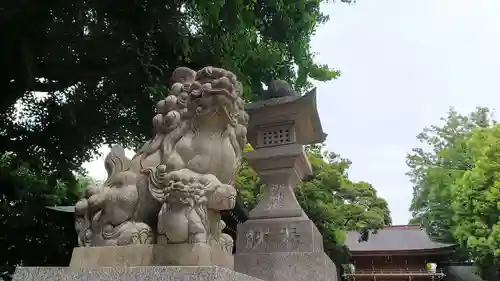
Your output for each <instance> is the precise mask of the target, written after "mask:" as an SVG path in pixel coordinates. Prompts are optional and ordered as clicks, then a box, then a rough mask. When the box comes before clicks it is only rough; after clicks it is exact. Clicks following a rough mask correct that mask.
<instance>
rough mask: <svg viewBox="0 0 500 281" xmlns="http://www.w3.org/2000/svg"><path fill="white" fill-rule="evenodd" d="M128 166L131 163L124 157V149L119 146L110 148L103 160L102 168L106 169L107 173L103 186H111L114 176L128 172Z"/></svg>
mask: <svg viewBox="0 0 500 281" xmlns="http://www.w3.org/2000/svg"><path fill="white" fill-rule="evenodd" d="M130 165H131V161H130V159H128V158H127V156H125V149H123V147H121V146H119V145H116V146H113V147H111V151H110V152H109V153H108V155H107V156H106V159H105V160H104V167H105V168H106V172H108V178H107V179H106V181H105V182H104V185H111V184H112V183H113V180H114V179H115V177H116V175H117V174H119V173H120V172H123V171H126V170H128V169H129V168H130Z"/></svg>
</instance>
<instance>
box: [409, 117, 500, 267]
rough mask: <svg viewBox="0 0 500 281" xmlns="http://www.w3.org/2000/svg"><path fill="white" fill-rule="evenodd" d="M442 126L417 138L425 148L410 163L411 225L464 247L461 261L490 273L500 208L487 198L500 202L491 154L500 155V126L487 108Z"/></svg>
mask: <svg viewBox="0 0 500 281" xmlns="http://www.w3.org/2000/svg"><path fill="white" fill-rule="evenodd" d="M441 121H443V124H442V125H434V126H431V127H429V128H425V129H424V131H423V132H422V133H421V134H419V135H418V136H417V138H418V139H419V140H420V141H421V142H422V144H423V147H420V148H414V149H413V150H412V152H411V153H410V154H408V157H407V164H408V166H409V168H410V171H409V173H408V175H409V176H410V179H411V181H412V183H413V185H414V190H413V200H412V204H411V207H410V210H411V211H412V213H413V218H412V220H411V222H412V223H420V224H421V225H422V226H423V227H424V228H425V229H426V231H427V232H428V234H429V235H430V236H431V238H433V239H434V240H437V241H440V242H444V243H452V244H455V243H456V244H458V245H459V246H460V249H461V254H460V255H457V256H455V258H456V259H459V260H467V259H473V260H474V261H476V262H477V264H478V265H479V266H480V267H481V268H482V269H483V272H484V271H485V269H486V268H491V267H492V266H493V256H494V255H495V254H494V253H495V251H498V248H495V247H498V246H495V245H493V244H491V243H490V244H487V243H488V242H487V241H489V240H488V239H490V240H491V239H492V238H488V237H490V235H495V234H493V233H494V228H495V223H494V222H493V224H492V223H491V221H488V219H489V220H491V219H490V218H491V217H493V218H496V219H497V221H498V217H499V212H498V207H499V206H496V208H497V209H496V210H495V206H493V205H491V204H490V205H488V203H487V201H485V198H484V196H487V197H488V198H489V200H494V201H495V200H496V201H495V202H498V201H500V196H499V195H498V194H497V193H495V191H494V189H495V187H494V185H495V183H494V178H492V175H493V174H494V171H493V170H492V168H491V167H494V163H495V161H496V160H495V159H494V157H493V156H492V154H487V153H492V151H494V150H495V147H494V145H495V144H494V140H495V134H494V132H495V128H496V126H497V125H496V122H495V121H494V120H493V119H492V115H491V113H490V111H489V110H488V109H487V108H477V109H476V111H474V112H472V113H470V114H469V115H461V114H459V113H458V112H457V111H455V110H454V109H453V108H452V109H450V111H449V112H448V114H447V116H446V118H442V119H441ZM485 153H486V154H485ZM488 157H490V158H488ZM492 165H493V166H492ZM492 173H493V174H492ZM481 186H482V187H481ZM488 189H493V190H490V191H487V190H488ZM481 190H483V191H481ZM488 192H490V193H488ZM488 206H489V207H488ZM474 214H475V215H474ZM487 218H488V219H487ZM485 219H487V220H486V221H485ZM486 244H487V245H488V246H486ZM497 255H498V254H497Z"/></svg>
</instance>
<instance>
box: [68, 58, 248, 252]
mask: <svg viewBox="0 0 500 281" xmlns="http://www.w3.org/2000/svg"><path fill="white" fill-rule="evenodd" d="M171 82H172V87H171V90H170V93H169V95H168V96H167V97H166V98H165V99H163V100H161V101H160V102H158V104H157V106H156V109H157V113H158V114H157V115H156V116H155V117H154V118H153V127H154V130H155V133H156V135H155V136H154V137H153V138H152V139H151V140H150V141H148V142H147V143H146V144H145V145H144V146H143V147H142V148H141V149H140V150H139V151H138V152H137V153H136V155H135V156H134V157H133V158H132V160H130V159H127V157H126V156H125V152H124V150H123V148H121V147H113V148H112V149H111V152H110V153H109V154H108V156H107V157H106V160H105V168H106V170H107V172H108V179H107V180H106V181H105V182H104V183H103V184H101V185H92V186H90V187H89V188H88V189H87V191H86V193H85V196H84V198H82V199H81V200H80V201H79V202H78V203H77V204H76V206H75V214H76V222H75V228H76V230H77V232H78V242H79V244H80V246H117V245H118V246H121V245H130V244H152V243H158V244H169V243H198V242H202V243H210V244H212V245H214V244H217V245H219V246H220V247H221V248H222V249H223V250H227V251H229V252H230V251H232V240H230V239H231V238H230V237H229V236H228V235H225V234H223V233H222V229H223V228H224V225H225V224H224V222H223V221H222V220H221V217H220V211H221V210H227V209H232V208H233V207H234V205H235V200H236V190H235V188H234V186H233V180H234V178H235V175H236V171H237V168H238V165H239V163H240V160H241V156H242V149H243V147H244V145H245V143H246V134H247V131H246V126H247V124H248V115H247V114H246V113H245V111H244V102H243V100H242V99H241V98H240V95H241V91H242V88H241V84H240V83H239V82H238V81H237V80H236V76H235V75H234V74H233V73H231V72H229V71H226V70H224V69H220V68H214V67H205V68H203V69H202V70H200V71H198V72H195V71H193V70H191V69H189V68H185V67H180V68H177V69H176V70H175V71H174V73H173V74H172V78H171Z"/></svg>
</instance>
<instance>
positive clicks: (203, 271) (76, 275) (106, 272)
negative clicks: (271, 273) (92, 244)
mask: <svg viewBox="0 0 500 281" xmlns="http://www.w3.org/2000/svg"><path fill="white" fill-rule="evenodd" d="M81 280H86V281H146V280H147V281H262V280H259V279H257V278H254V277H250V276H248V275H244V274H241V273H238V272H235V271H233V270H231V269H227V268H222V267H216V266H207V267H195V266H178V267H160V266H154V267H153V266H152V267H150V266H144V267H113V268H94V269H83V270H75V269H70V268H62V267H18V268H17V269H16V272H15V274H14V278H13V281H81Z"/></svg>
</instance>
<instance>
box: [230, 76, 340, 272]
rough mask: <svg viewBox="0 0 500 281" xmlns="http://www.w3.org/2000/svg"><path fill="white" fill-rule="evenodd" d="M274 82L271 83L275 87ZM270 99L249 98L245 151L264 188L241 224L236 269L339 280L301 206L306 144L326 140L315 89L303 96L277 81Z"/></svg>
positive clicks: (307, 165) (307, 170)
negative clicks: (247, 147)
mask: <svg viewBox="0 0 500 281" xmlns="http://www.w3.org/2000/svg"><path fill="white" fill-rule="evenodd" d="M271 86H272V87H271ZM271 86H270V92H267V93H266V95H267V97H268V99H264V100H261V101H258V102H254V103H251V104H248V105H247V107H246V111H247V113H248V114H249V115H250V122H249V125H248V141H249V142H250V144H251V145H252V147H253V149H254V150H253V151H250V152H248V153H247V155H246V159H247V160H248V162H249V164H250V166H252V168H253V169H255V170H256V171H257V173H258V174H259V176H260V179H261V181H262V182H263V183H264V184H265V190H264V194H263V197H262V199H261V201H260V202H259V203H258V204H257V206H256V207H255V208H254V209H253V210H251V211H250V213H249V219H248V220H247V221H246V222H245V223H243V224H241V225H239V226H238V237H237V241H236V255H235V270H236V271H239V272H241V273H245V274H248V275H250V276H253V277H257V278H260V279H262V280H268V281H271V280H273V281H274V280H276V281H278V280H279V281H281V280H283V281H284V280H287V281H288V280H336V278H337V276H336V268H335V265H334V264H333V262H332V261H331V260H330V259H329V258H328V256H327V255H326V254H325V253H324V252H323V239H322V236H321V234H320V233H319V231H318V230H317V228H316V226H315V225H314V223H313V222H312V221H311V220H310V219H309V218H308V217H307V215H306V214H305V213H304V211H303V210H302V208H301V206H300V204H299V202H298V201H297V198H296V197H295V194H294V188H295V186H296V185H297V184H298V183H299V182H300V181H301V180H302V179H304V178H305V177H307V176H309V175H311V174H312V169H311V165H310V163H309V160H308V158H307V155H306V153H305V151H304V145H307V144H314V143H318V142H323V141H324V140H325V139H326V134H325V133H324V132H323V130H322V128H321V122H320V120H319V116H318V112H317V108H316V89H313V90H312V91H310V92H308V93H306V94H305V95H303V96H300V95H298V94H296V93H295V92H294V91H293V90H291V89H290V87H289V86H288V85H287V84H285V82H283V81H274V82H273V83H272V84H271Z"/></svg>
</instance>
